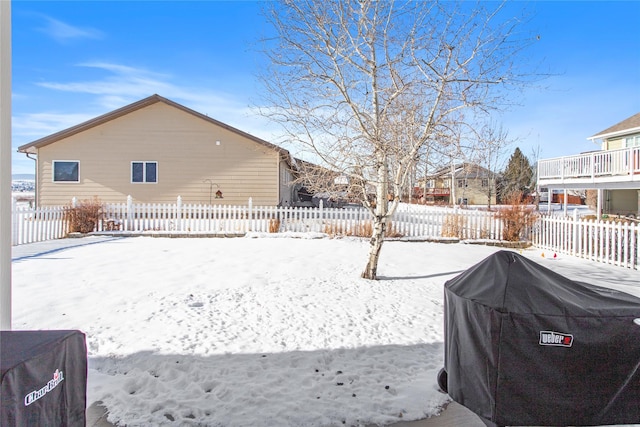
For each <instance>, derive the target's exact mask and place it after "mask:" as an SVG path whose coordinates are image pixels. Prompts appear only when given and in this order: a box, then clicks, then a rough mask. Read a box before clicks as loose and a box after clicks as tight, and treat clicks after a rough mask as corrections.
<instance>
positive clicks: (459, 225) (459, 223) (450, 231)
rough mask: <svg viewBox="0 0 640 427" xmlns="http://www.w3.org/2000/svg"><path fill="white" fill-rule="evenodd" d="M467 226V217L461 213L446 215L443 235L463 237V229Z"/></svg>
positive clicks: (443, 223)
mask: <svg viewBox="0 0 640 427" xmlns="http://www.w3.org/2000/svg"><path fill="white" fill-rule="evenodd" d="M464 226H465V218H464V216H463V215H460V214H452V215H447V216H445V217H444V221H443V222H442V237H457V238H459V239H462V231H463V230H464Z"/></svg>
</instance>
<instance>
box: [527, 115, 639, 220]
mask: <svg viewBox="0 0 640 427" xmlns="http://www.w3.org/2000/svg"><path fill="white" fill-rule="evenodd" d="M587 139H589V140H591V141H593V142H597V141H601V150H599V151H592V152H588V153H582V154H578V155H575V156H567V157H559V158H555V159H544V160H540V161H539V162H538V187H547V188H549V189H551V190H563V191H565V192H566V191H567V190H571V189H574V190H575V189H580V190H596V191H597V194H598V197H597V206H596V209H597V212H598V215H600V214H602V213H605V214H622V215H631V216H636V217H637V216H638V214H640V197H639V194H640V113H638V114H635V115H633V116H631V117H629V118H628V119H625V120H623V121H621V122H620V123H617V124H615V125H613V126H611V127H610V128H607V129H605V130H603V131H602V132H598V133H597V134H595V135H593V136H591V137H589V138H587Z"/></svg>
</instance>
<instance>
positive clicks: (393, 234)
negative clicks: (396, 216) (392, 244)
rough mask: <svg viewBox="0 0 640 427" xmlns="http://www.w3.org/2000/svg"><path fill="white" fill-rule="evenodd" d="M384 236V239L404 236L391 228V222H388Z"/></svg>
mask: <svg viewBox="0 0 640 427" xmlns="http://www.w3.org/2000/svg"><path fill="white" fill-rule="evenodd" d="M384 235H385V236H386V237H403V236H404V234H402V233H400V232H399V231H397V230H396V228H395V227H394V226H393V222H391V221H389V224H388V225H387V230H386V231H385V233H384Z"/></svg>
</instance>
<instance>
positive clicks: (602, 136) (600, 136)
mask: <svg viewBox="0 0 640 427" xmlns="http://www.w3.org/2000/svg"><path fill="white" fill-rule="evenodd" d="M637 132H640V126H638V127H635V128H629V129H624V130H619V131H616V132H609V133H601V134H598V135H593V136H590V137H589V138H587V139H590V140H591V141H594V140H596V139H609V138H612V137H615V136H624V135H630V134H632V133H637Z"/></svg>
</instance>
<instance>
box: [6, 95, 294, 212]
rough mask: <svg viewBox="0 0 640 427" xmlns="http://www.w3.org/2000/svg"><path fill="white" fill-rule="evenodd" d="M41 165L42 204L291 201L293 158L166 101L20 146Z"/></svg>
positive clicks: (157, 99) (151, 101) (149, 101)
mask: <svg viewBox="0 0 640 427" xmlns="http://www.w3.org/2000/svg"><path fill="white" fill-rule="evenodd" d="M18 151H19V152H22V153H26V154H27V156H29V157H30V158H35V160H36V203H37V204H38V205H43V206H44V205H66V204H69V202H70V201H71V199H72V198H73V197H76V198H77V199H78V200H84V199H90V198H93V197H94V196H97V197H98V198H99V200H100V201H102V202H105V203H109V202H120V203H121V202H125V201H126V199H127V196H129V195H130V196H131V197H132V198H133V200H134V202H147V203H175V202H176V199H177V197H178V196H181V197H182V201H183V202H184V203H197V204H225V205H245V204H247V203H248V200H249V198H252V200H253V203H254V205H262V206H269V205H271V206H274V205H278V204H289V203H290V202H291V194H292V188H291V186H290V185H289V184H290V182H291V181H292V179H293V177H292V174H293V172H292V171H293V169H294V168H293V166H292V160H291V157H290V155H289V152H288V151H286V150H284V149H282V148H280V147H278V146H276V145H273V144H271V143H269V142H266V141H264V140H262V139H260V138H257V137H255V136H253V135H250V134H248V133H246V132H243V131H241V130H238V129H236V128H233V127H231V126H229V125H226V124H224V123H222V122H219V121H217V120H214V119H212V118H210V117H208V116H206V115H204V114H201V113H198V112H196V111H194V110H191V109H189V108H187V107H184V106H182V105H180V104H178V103H175V102H173V101H171V100H169V99H166V98H163V97H161V96H159V95H153V96H150V97H148V98H145V99H142V100H140V101H138V102H135V103H133V104H130V105H127V106H125V107H123V108H120V109H117V110H115V111H112V112H110V113H107V114H104V115H102V116H99V117H96V118H94V119H91V120H89V121H86V122H84V123H81V124H79V125H77V126H73V127H71V128H69V129H66V130H63V131H60V132H57V133H55V134H53V135H50V136H47V137H44V138H41V139H38V140H36V141H33V142H31V143H28V144H25V145H23V146H21V147H19V148H18Z"/></svg>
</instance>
